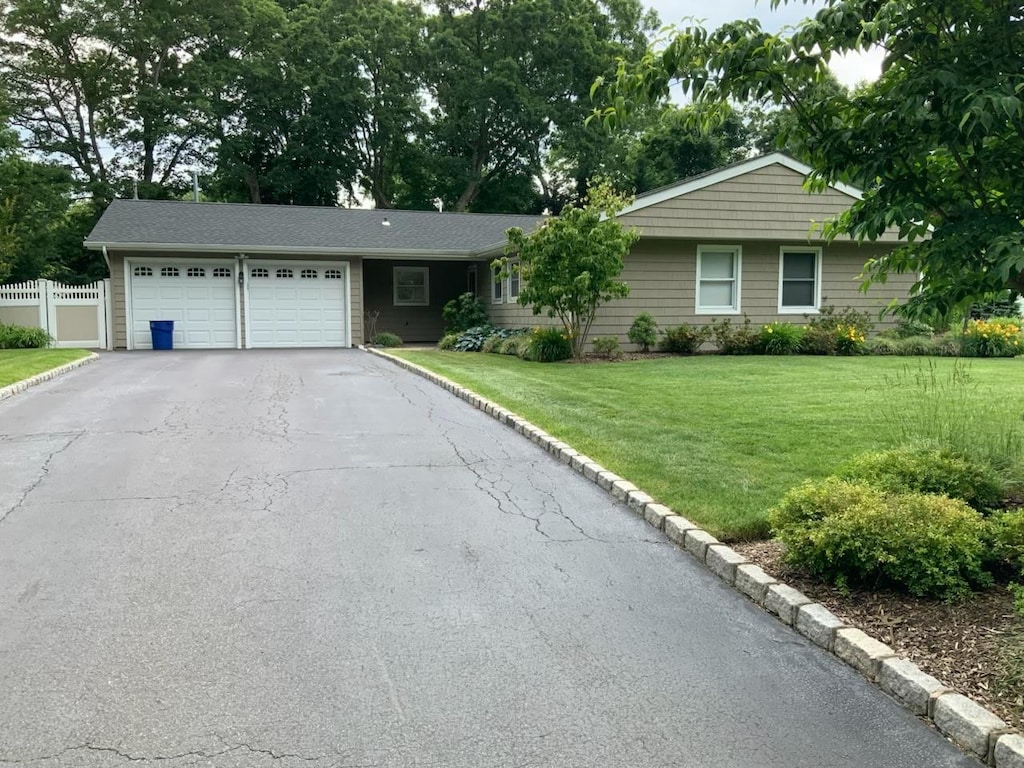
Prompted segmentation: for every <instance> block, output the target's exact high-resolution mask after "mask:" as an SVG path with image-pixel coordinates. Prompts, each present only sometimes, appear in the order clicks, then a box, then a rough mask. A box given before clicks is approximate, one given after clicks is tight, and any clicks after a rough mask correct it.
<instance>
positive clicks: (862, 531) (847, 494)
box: [769, 478, 991, 599]
mask: <svg viewBox="0 0 1024 768" xmlns="http://www.w3.org/2000/svg"><path fill="white" fill-rule="evenodd" d="M769 517H770V521H771V524H772V526H773V528H774V529H775V531H776V534H777V535H778V537H779V539H781V540H782V542H783V543H784V544H785V545H786V547H787V549H786V559H787V561H789V562H790V563H793V564H794V565H797V566H801V567H803V568H806V569H808V570H809V571H810V572H811V573H813V574H814V575H816V576H819V577H821V578H823V579H825V580H827V581H829V582H832V583H834V584H836V585H838V586H840V587H844V588H845V587H850V586H854V585H866V586H876V585H891V586H895V587H900V588H902V589H905V590H907V591H908V592H910V593H911V594H912V595H918V596H928V597H942V598H946V599H953V598H958V597H962V596H964V595H966V594H968V593H969V592H970V591H971V588H972V587H974V586H987V585H988V584H990V583H991V575H990V574H989V573H988V572H986V571H985V570H984V568H983V565H982V561H983V556H984V550H985V545H984V534H985V531H986V526H985V523H984V520H983V519H982V517H981V515H980V514H979V513H978V512H977V511H975V510H973V509H971V508H970V507H968V506H967V505H966V504H964V502H962V501H960V500H958V499H950V498H947V497H945V496H938V495H934V494H926V493H901V494H885V493H883V492H882V491H879V490H878V489H876V488H872V487H871V486H868V485H864V484H858V483H851V482H848V481H845V480H839V479H837V478H829V479H827V480H825V481H824V482H820V483H812V482H808V483H804V484H803V485H801V486H799V487H797V488H794V489H793V490H791V491H790V492H789V493H787V494H786V496H785V497H784V498H783V500H782V502H781V504H780V505H779V506H778V507H777V508H775V509H773V510H772V511H771V513H770V515H769Z"/></svg>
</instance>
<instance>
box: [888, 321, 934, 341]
mask: <svg viewBox="0 0 1024 768" xmlns="http://www.w3.org/2000/svg"><path fill="white" fill-rule="evenodd" d="M893 333H895V335H896V338H898V339H906V338H908V337H910V336H931V335H933V334H934V333H935V329H934V328H932V327H931V326H930V325H928V323H922V322H921V321H920V320H910V319H908V318H905V317H901V318H900V319H899V321H898V325H897V326H896V328H895V329H893Z"/></svg>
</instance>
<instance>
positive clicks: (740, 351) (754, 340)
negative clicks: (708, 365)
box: [711, 315, 761, 355]
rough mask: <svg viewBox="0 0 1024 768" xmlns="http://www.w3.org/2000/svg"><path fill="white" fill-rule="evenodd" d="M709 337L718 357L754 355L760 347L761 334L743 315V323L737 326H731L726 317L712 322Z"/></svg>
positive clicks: (729, 320) (730, 321) (730, 320)
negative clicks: (713, 343)
mask: <svg viewBox="0 0 1024 768" xmlns="http://www.w3.org/2000/svg"><path fill="white" fill-rule="evenodd" d="M711 336H712V338H713V340H714V342H715V346H716V347H718V353H719V354H720V355H754V354H757V352H758V351H759V349H760V345H761V334H760V332H759V331H758V330H757V329H756V328H754V326H753V324H752V323H751V322H750V318H749V317H747V316H746V315H743V323H742V324H741V325H738V326H736V325H733V324H732V319H731V318H728V317H724V318H722V319H721V320H714V321H713V322H712V324H711Z"/></svg>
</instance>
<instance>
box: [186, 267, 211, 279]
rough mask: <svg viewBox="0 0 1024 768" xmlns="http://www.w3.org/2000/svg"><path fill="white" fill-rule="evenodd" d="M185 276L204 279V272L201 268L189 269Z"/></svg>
mask: <svg viewBox="0 0 1024 768" xmlns="http://www.w3.org/2000/svg"><path fill="white" fill-rule="evenodd" d="M185 274H187V275H188V276H189V277H206V270H205V269H203V268H202V267H189V268H188V272H186V273H185Z"/></svg>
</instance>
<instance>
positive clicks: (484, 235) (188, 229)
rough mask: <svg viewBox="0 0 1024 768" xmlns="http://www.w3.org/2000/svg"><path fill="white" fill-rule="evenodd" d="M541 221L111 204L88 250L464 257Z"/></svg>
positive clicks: (146, 202) (182, 204)
mask: <svg viewBox="0 0 1024 768" xmlns="http://www.w3.org/2000/svg"><path fill="white" fill-rule="evenodd" d="M543 220H544V217H543V216H517V215H506V214H485V213H438V212H435V211H397V210H362V209H345V208H329V207H322V208H314V207H307V206H297V205H256V204H240V203H192V202H180V201H170V200H114V201H113V202H112V203H111V204H110V205H109V206H108V207H107V210H106V211H104V213H103V216H102V217H100V220H99V222H97V224H96V226H95V227H94V228H93V230H92V232H91V233H90V234H89V237H88V238H86V240H85V245H86V247H88V248H94V249H100V248H103V247H107V248H119V249H131V250H152V251H157V250H183V249H187V250H190V251H200V252H230V253H261V252H262V253H318V254H339V255H363V256H373V255H390V256H404V255H408V256H415V255H420V256H422V255H429V256H432V257H444V256H449V257H460V256H461V257H467V256H476V255H483V254H487V253H490V252H493V251H494V250H496V249H498V248H500V247H501V246H502V245H504V243H505V242H506V237H505V230H507V229H509V228H510V227H519V228H521V229H523V230H527V231H528V230H532V229H534V228H535V227H537V226H538V225H539V224H540V223H541V222H542V221H543ZM385 222H386V224H385Z"/></svg>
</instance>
